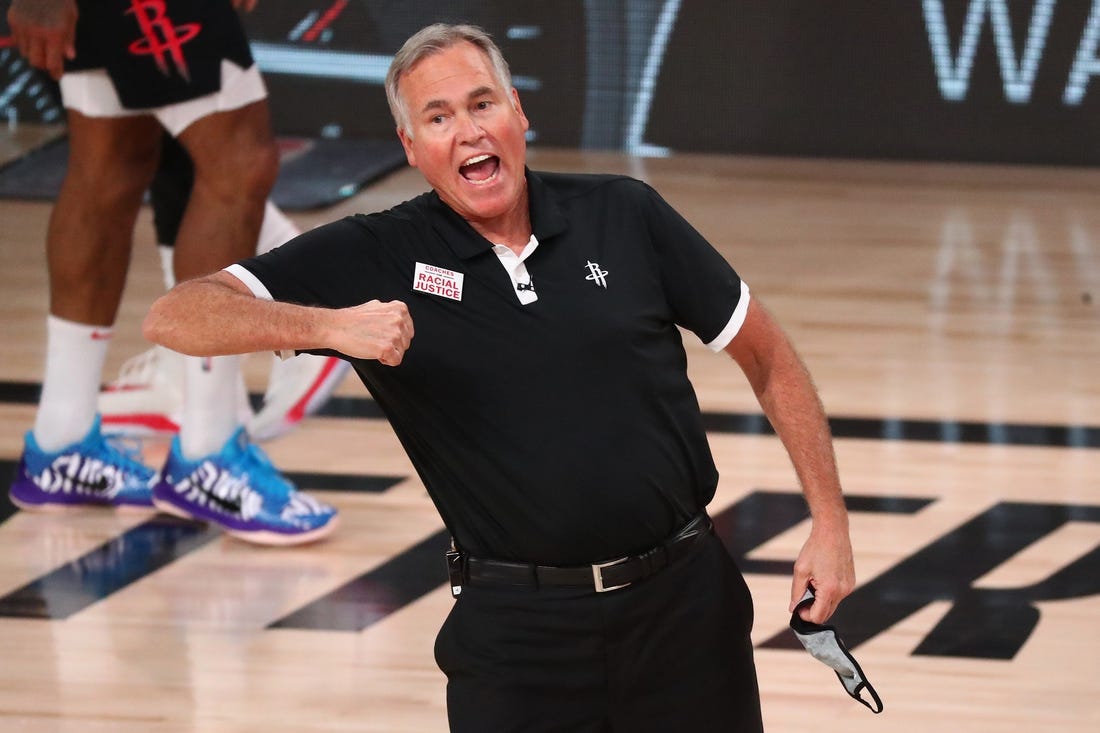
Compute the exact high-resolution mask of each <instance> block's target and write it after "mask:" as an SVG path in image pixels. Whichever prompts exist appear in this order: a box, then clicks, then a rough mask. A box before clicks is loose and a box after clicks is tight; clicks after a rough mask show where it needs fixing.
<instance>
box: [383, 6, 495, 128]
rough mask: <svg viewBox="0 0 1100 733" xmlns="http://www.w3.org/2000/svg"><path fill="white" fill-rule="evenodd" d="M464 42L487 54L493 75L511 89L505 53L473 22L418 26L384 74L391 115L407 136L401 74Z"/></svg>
mask: <svg viewBox="0 0 1100 733" xmlns="http://www.w3.org/2000/svg"><path fill="white" fill-rule="evenodd" d="M464 42H465V43H472V44H474V45H475V46H477V47H478V48H480V49H481V50H482V51H483V52H484V53H485V55H486V56H488V57H489V63H490V64H491V65H492V67H493V76H495V77H496V79H497V81H498V82H499V83H500V85H501V87H502V88H503V89H504V90H505V92H509V93H510V92H511V91H512V73H511V72H510V71H509V70H508V62H507V61H505V60H504V55H503V54H501V52H500V49H499V48H497V45H496V44H495V43H493V39H492V38H491V37H490V36H489V34H488V33H486V32H485V31H484V30H483V29H482V28H479V27H478V26H476V25H466V24H461V25H452V24H448V23H436V24H434V25H429V26H426V27H424V28H421V29H420V30H419V31H417V32H416V33H415V34H413V35H412V36H411V37H410V38H409V40H407V41H405V45H403V46H402V47H401V50H400V51H398V52H397V54H396V55H395V56H394V57H393V63H391V64H390V70H389V72H388V73H387V74H386V100H387V101H388V102H389V103H390V114H392V115H393V121H394V122H395V123H397V127H398V129H403V130H405V132H406V134H408V135H409V136H410V137H412V130H410V129H409V115H408V110H406V109H405V102H404V100H402V99H401V95H400V93H399V89H398V85H399V84H400V83H401V77H402V76H404V75H405V74H406V73H408V71H409V70H410V69H412V67H413V66H415V65H416V64H418V63H420V62H421V61H423V60H424V59H425V58H427V57H428V56H432V55H434V54H437V53H440V52H442V51H446V50H447V49H449V48H451V47H452V46H456V45H458V44H460V43H464Z"/></svg>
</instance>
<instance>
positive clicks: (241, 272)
mask: <svg viewBox="0 0 1100 733" xmlns="http://www.w3.org/2000/svg"><path fill="white" fill-rule="evenodd" d="M224 270H225V272H228V273H229V274H230V275H232V276H233V277H235V278H237V279H238V280H240V281H241V282H242V283H244V285H245V287H247V288H248V289H249V290H251V291H252V294H253V295H255V296H256V297H257V298H259V299H261V300H275V298H273V297H271V291H270V290H268V289H267V286H266V285H264V284H263V283H262V282H260V278H258V277H256V276H255V275H253V274H252V273H251V272H249V271H248V270H247V269H245V268H244V267H241V266H240V265H230V266H229V267H226V268H224Z"/></svg>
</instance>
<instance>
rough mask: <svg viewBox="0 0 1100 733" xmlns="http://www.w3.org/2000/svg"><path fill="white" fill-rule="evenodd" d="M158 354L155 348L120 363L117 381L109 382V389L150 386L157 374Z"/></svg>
mask: <svg viewBox="0 0 1100 733" xmlns="http://www.w3.org/2000/svg"><path fill="white" fill-rule="evenodd" d="M159 356H160V355H159V354H158V353H157V350H156V349H155V348H152V349H149V350H147V351H143V352H142V353H140V354H138V355H137V356H132V357H130V358H129V359H127V360H126V361H124V362H122V368H121V369H119V370H118V379H116V380H115V381H113V382H111V384H110V385H109V386H111V387H136V386H141V385H146V384H150V383H151V382H152V381H153V378H154V376H155V375H156V373H157V365H158V362H159Z"/></svg>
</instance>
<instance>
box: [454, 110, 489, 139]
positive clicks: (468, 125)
mask: <svg viewBox="0 0 1100 733" xmlns="http://www.w3.org/2000/svg"><path fill="white" fill-rule="evenodd" d="M484 136H485V130H484V129H483V128H482V127H481V125H480V124H479V123H478V121H477V120H476V119H474V116H473V115H471V114H464V115H459V118H458V137H459V141H460V142H473V141H476V140H480V139H481V138H482V137H484Z"/></svg>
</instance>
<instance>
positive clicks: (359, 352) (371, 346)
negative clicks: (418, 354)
mask: <svg viewBox="0 0 1100 733" xmlns="http://www.w3.org/2000/svg"><path fill="white" fill-rule="evenodd" d="M334 314H338V316H337V318H336V319H335V320H336V322H335V323H333V324H331V328H332V333H331V342H332V345H333V348H335V349H336V350H337V351H339V352H340V353H341V354H346V355H347V356H351V357H354V358H358V359H377V360H378V361H380V362H382V363H383V364H385V365H387V366H397V365H398V364H400V363H401V360H402V359H404V358H405V352H406V351H408V350H409V343H410V342H411V341H412V337H413V322H412V316H410V315H409V309H408V307H407V306H406V305H405V304H404V303H402V302H401V301H398V300H394V301H390V302H387V303H383V302H381V301H378V300H371V301H368V302H366V303H363V304H361V305H356V306H353V307H351V308H342V309H340V310H339V311H334Z"/></svg>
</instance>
